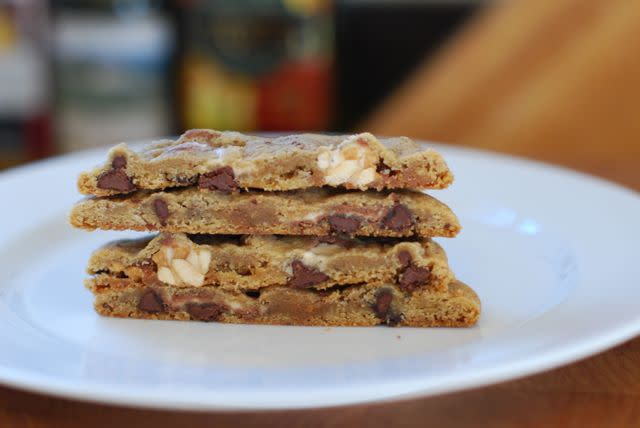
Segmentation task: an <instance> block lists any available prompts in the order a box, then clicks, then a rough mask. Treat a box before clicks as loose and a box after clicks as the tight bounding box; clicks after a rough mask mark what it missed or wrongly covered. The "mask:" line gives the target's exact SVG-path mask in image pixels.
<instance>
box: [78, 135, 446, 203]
mask: <svg viewBox="0 0 640 428" xmlns="http://www.w3.org/2000/svg"><path fill="white" fill-rule="evenodd" d="M452 181H453V175H452V173H451V171H449V168H448V167H447V164H446V163H445V161H444V160H443V159H442V156H440V154H438V153H437V152H436V151H434V150H432V149H429V148H425V147H423V146H421V145H419V144H418V143H416V142H414V141H412V140H410V139H409V138H406V137H396V138H376V137H374V136H373V135H371V134H369V133H363V134H357V135H350V136H331V135H318V134H299V135H289V136H282V137H257V136H251V135H243V134H240V133H237V132H219V131H213V130H198V129H196V130H191V131H187V132H186V133H185V134H183V135H182V136H181V137H180V138H179V139H178V140H175V141H171V140H165V141H158V142H154V143H151V144H148V145H146V146H144V147H142V148H141V149H140V150H134V149H132V148H131V147H129V146H127V145H126V144H124V143H123V144H120V145H118V146H115V147H114V148H112V149H111V151H110V152H109V155H108V160H107V162H106V163H105V164H104V165H102V166H100V167H98V168H95V169H93V170H91V171H87V172H85V173H83V174H81V175H80V177H79V179H78V189H79V190H80V192H81V193H83V194H85V195H95V196H109V195H115V194H124V193H131V192H133V191H135V190H137V189H143V190H162V189H166V188H171V187H185V186H192V185H193V186H198V187H200V188H202V189H209V190H217V191H222V192H232V191H235V190H238V189H250V188H253V189H261V190H268V191H274V190H294V189H305V188H309V187H321V186H333V187H338V186H340V187H345V188H347V189H360V190H366V189H376V190H382V189H404V188H412V189H442V188H445V187H447V186H448V185H449V184H450V183H451V182H452Z"/></svg>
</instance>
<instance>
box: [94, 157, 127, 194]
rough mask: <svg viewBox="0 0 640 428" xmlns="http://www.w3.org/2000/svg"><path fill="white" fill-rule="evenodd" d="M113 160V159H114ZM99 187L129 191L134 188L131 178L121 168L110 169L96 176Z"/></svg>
mask: <svg viewBox="0 0 640 428" xmlns="http://www.w3.org/2000/svg"><path fill="white" fill-rule="evenodd" d="M114 162H115V161H114ZM98 187H99V188H100V189H107V190H117V191H118V192H127V193H128V192H131V191H133V190H135V189H136V186H134V185H133V182H132V181H131V178H129V176H128V175H127V173H126V172H124V170H123V169H122V168H117V169H110V170H109V171H106V172H103V173H102V174H100V175H99V176H98Z"/></svg>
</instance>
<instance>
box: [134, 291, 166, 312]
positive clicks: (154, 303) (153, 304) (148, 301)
mask: <svg viewBox="0 0 640 428" xmlns="http://www.w3.org/2000/svg"><path fill="white" fill-rule="evenodd" d="M138 309H140V310H141V311H143V312H149V313H152V314H155V313H158V312H164V302H163V301H162V297H160V295H159V294H158V293H156V292H155V291H154V290H152V289H147V291H145V292H144V293H143V294H142V296H140V300H139V301H138Z"/></svg>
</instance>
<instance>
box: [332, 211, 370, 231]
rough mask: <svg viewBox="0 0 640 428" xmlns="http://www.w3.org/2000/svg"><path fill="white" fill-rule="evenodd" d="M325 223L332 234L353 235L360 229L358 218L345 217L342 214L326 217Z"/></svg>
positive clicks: (360, 221)
mask: <svg viewBox="0 0 640 428" xmlns="http://www.w3.org/2000/svg"><path fill="white" fill-rule="evenodd" d="M327 221H328V222H329V226H330V227H331V230H332V231H333V232H339V233H347V234H352V233H354V232H355V231H356V230H358V228H360V224H361V223H362V219H361V218H360V217H355V216H346V215H344V214H332V215H330V216H329V217H327Z"/></svg>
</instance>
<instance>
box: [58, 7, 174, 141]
mask: <svg viewBox="0 0 640 428" xmlns="http://www.w3.org/2000/svg"><path fill="white" fill-rule="evenodd" d="M54 5H55V8H54V54H55V71H56V132H57V137H58V138H57V139H58V141H59V145H60V147H61V149H62V150H64V151H69V150H76V149H81V148H86V147H90V146H96V145H102V144H112V143H115V142H118V141H123V140H135V139H146V138H154V137H161V136H166V135H169V134H170V133H171V132H172V131H173V126H172V121H171V110H170V105H171V102H170V96H171V85H170V60H171V58H172V52H173V45H174V38H175V36H174V32H173V25H172V22H171V18H170V17H169V16H168V15H167V14H166V11H165V8H164V5H163V2H158V1H150V0H135V1H122V0H93V1H86V0H84V1H82V0H61V1H57V2H54Z"/></svg>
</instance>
